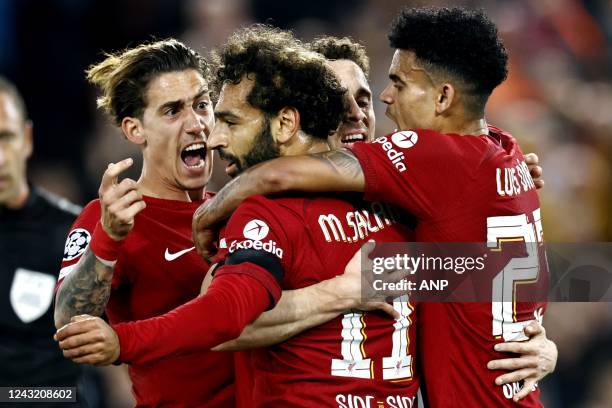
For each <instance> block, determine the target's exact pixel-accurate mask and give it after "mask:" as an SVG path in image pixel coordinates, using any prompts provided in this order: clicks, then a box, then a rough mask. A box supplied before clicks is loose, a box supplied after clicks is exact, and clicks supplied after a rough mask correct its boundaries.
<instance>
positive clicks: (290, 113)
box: [271, 106, 300, 144]
mask: <svg viewBox="0 0 612 408" xmlns="http://www.w3.org/2000/svg"><path fill="white" fill-rule="evenodd" d="M271 125H272V134H273V135H274V138H275V139H276V142H277V143H279V144H283V143H287V142H288V141H289V140H291V138H292V137H293V135H295V134H296V133H297V132H298V130H300V113H299V112H298V110H297V109H295V108H293V107H289V106H286V107H284V108H282V109H281V110H280V111H279V112H278V114H277V115H276V118H274V120H273V121H272V123H271Z"/></svg>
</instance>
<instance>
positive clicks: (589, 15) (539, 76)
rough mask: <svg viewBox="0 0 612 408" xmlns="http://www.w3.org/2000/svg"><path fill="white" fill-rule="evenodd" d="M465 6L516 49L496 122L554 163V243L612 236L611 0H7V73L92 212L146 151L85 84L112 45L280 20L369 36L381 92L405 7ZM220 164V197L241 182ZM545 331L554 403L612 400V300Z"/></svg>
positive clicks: (45, 178) (497, 98) (382, 128)
mask: <svg viewBox="0 0 612 408" xmlns="http://www.w3.org/2000/svg"><path fill="white" fill-rule="evenodd" d="M451 3H452V5H458V4H464V5H466V6H469V7H481V8H484V9H485V10H486V11H487V13H488V14H489V16H490V17H491V18H492V19H493V20H494V21H495V22H496V23H497V25H498V27H499V29H500V32H501V34H502V37H503V38H504V41H505V44H506V46H507V48H508V50H509V54H510V74H509V77H508V80H507V81H506V82H505V83H504V84H503V85H502V86H500V87H499V89H497V90H496V91H495V92H494V94H493V96H492V98H491V100H490V103H489V108H488V109H489V110H488V112H487V118H488V120H489V122H491V123H493V124H495V125H497V126H499V127H501V128H503V129H506V130H508V131H510V132H511V133H512V134H513V135H514V136H515V137H517V138H518V139H519V141H520V142H521V145H522V147H523V150H524V151H533V152H536V153H537V154H538V155H539V157H540V160H541V165H542V167H543V168H544V179H545V181H546V186H545V188H544V190H542V191H541V200H542V211H543V223H544V231H545V234H546V239H547V241H556V242H588V241H612V220H611V218H610V216H609V214H610V212H611V210H612V205H611V204H610V203H611V202H612V179H611V171H610V168H611V166H612V160H611V157H612V138H611V135H612V69H611V68H612V2H611V1H609V0H582V1H579V0H520V1H518V0H480V1H476V0H474V1H453V2H448V1H428V2H417V1H406V0H404V1H400V0H387V1H384V2H381V1H379V0H331V1H330V0H310V1H308V2H300V3H299V4H296V3H294V2H288V1H276V0H251V1H248V0H180V1H179V0H46V1H44V2H43V1H35V0H2V1H0V44H1V45H0V73H1V74H2V75H5V76H7V77H8V78H9V79H11V80H13V81H14V82H15V83H16V84H17V86H18V88H19V89H20V90H21V91H22V93H23V95H24V98H25V100H26V104H27V106H28V109H29V115H30V118H31V119H32V120H33V122H34V126H35V132H34V134H35V135H36V140H35V144H36V149H35V153H34V156H33V158H32V159H31V160H30V176H31V178H32V179H33V181H34V182H35V183H37V184H39V185H41V186H43V187H45V188H47V189H49V190H51V191H53V192H55V193H58V194H60V195H63V196H65V197H68V198H70V199H72V200H73V201H75V202H77V203H81V204H83V203H86V202H87V201H89V200H90V199H92V198H93V197H95V196H96V192H97V188H98V185H99V180H100V177H101V174H102V172H103V170H104V169H105V168H106V166H107V164H108V163H109V162H114V161H117V160H120V159H123V158H125V157H128V156H131V157H134V158H135V159H138V158H139V156H140V155H139V154H137V151H136V150H134V149H135V147H133V145H131V144H130V143H128V142H127V141H125V140H124V138H123V137H122V135H121V133H120V132H119V131H118V130H117V129H116V128H114V127H112V125H110V124H109V121H108V120H106V119H105V118H104V117H102V114H100V113H99V111H97V110H96V109H95V97H96V94H95V90H94V89H93V88H92V87H90V86H88V85H87V84H86V82H85V79H84V70H85V69H86V68H87V66H88V65H90V64H91V63H93V62H95V61H98V60H99V59H100V57H101V55H102V52H103V51H114V50H118V49H121V48H124V47H126V46H129V45H135V44H137V43H139V42H141V41H144V40H148V39H151V38H164V37H168V36H172V37H177V38H179V39H181V40H183V41H185V42H186V43H187V44H188V45H190V46H192V47H194V48H196V49H198V50H200V51H202V52H204V53H207V52H208V51H210V50H211V49H212V48H214V47H215V46H217V45H220V44H221V43H223V42H224V40H225V38H226V37H227V36H228V34H230V33H231V32H232V31H233V30H234V29H236V28H237V27H239V26H241V25H244V24H248V23H250V22H267V23H270V24H273V25H277V26H279V27H282V28H291V29H293V30H294V32H295V33H296V34H297V35H298V36H299V37H301V38H302V39H304V40H311V39H313V38H314V37H316V36H317V35H321V34H331V35H340V36H345V35H349V36H351V37H353V38H354V39H357V40H359V41H361V42H362V43H363V44H364V45H365V46H366V49H367V51H368V54H369V56H370V59H371V67H372V68H371V74H370V80H371V85H372V90H373V91H374V93H375V94H376V93H378V92H380V91H381V90H382V89H383V87H384V84H385V82H386V80H387V69H388V65H389V62H390V58H391V55H392V50H391V49H390V48H389V46H388V44H387V39H386V31H387V28H388V26H389V23H390V21H391V20H392V18H393V17H394V15H395V14H396V12H397V11H398V10H399V9H400V8H401V7H402V6H404V5H424V4H428V5H445V4H451ZM376 114H377V115H378V120H377V124H378V127H377V134H378V135H383V134H385V133H387V132H390V131H392V130H393V124H392V123H391V121H390V120H388V119H386V118H385V116H384V105H383V104H382V103H377V104H376ZM217 159H218V158H217ZM217 163H218V165H217V166H216V170H215V176H214V178H213V183H212V184H211V185H210V186H211V189H212V190H216V189H218V188H220V187H221V186H222V185H223V184H224V183H225V182H226V181H227V178H226V177H225V175H224V174H223V173H224V172H223V167H224V166H222V165H220V161H219V160H217ZM133 167H134V169H133V171H132V173H131V177H137V176H138V166H133ZM58 266H59V260H58ZM544 324H545V326H546V328H547V330H548V336H549V337H550V338H551V339H553V340H554V341H555V342H556V343H557V345H558V348H559V361H558V365H557V370H556V373H555V374H553V375H551V376H550V377H549V378H548V379H547V380H545V382H544V383H543V384H542V389H543V393H544V396H545V400H546V401H547V406H551V407H574V406H576V407H578V406H580V407H589V408H595V407H610V406H612V347H610V344H612V304H609V303H581V304H576V303H565V304H560V303H558V304H551V305H550V307H549V311H548V312H547V314H546V317H545V320H544ZM0 369H1V368H0ZM110 377H111V378H115V377H114V374H113V375H111V376H110ZM115 380H117V378H115ZM123 382H125V381H124V380H121V381H116V382H115V383H123ZM111 388H112V390H116V389H117V387H115V386H114V385H113V386H112V387H111ZM109 392H110V391H109ZM113 392H114V391H113ZM117 398H120V397H117ZM124 403H126V402H124ZM118 404H120V403H119V402H117V400H115V402H114V403H111V405H112V406H118ZM126 404H127V403H126Z"/></svg>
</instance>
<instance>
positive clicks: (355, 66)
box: [309, 36, 376, 149]
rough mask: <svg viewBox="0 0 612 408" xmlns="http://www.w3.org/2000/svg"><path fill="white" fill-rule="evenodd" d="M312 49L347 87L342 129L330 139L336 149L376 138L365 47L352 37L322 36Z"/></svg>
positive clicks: (314, 42)
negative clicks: (323, 58) (325, 60)
mask: <svg viewBox="0 0 612 408" xmlns="http://www.w3.org/2000/svg"><path fill="white" fill-rule="evenodd" d="M309 48H310V49H311V50H313V51H315V52H318V53H319V54H321V55H323V56H324V57H325V58H327V60H328V64H329V66H330V67H331V69H332V70H333V71H334V73H335V74H336V77H338V79H339V80H340V84H341V85H342V86H343V87H345V88H346V89H347V105H348V106H347V110H346V113H345V115H344V118H343V119H342V123H341V124H340V126H339V127H338V129H337V130H336V131H335V132H334V133H333V134H331V135H330V136H329V137H328V138H327V140H328V142H329V145H330V146H331V148H332V149H339V148H341V147H348V146H351V145H352V144H353V143H355V142H364V141H371V140H373V139H374V131H375V129H376V121H375V117H374V105H373V104H372V91H371V90H370V85H369V84H368V75H369V72H370V60H369V58H368V56H367V54H366V51H365V47H364V46H363V45H361V44H359V43H357V42H355V41H353V40H351V39H350V38H348V37H344V38H337V37H332V36H326V37H320V38H317V39H316V40H314V41H313V42H311V43H310V44H309Z"/></svg>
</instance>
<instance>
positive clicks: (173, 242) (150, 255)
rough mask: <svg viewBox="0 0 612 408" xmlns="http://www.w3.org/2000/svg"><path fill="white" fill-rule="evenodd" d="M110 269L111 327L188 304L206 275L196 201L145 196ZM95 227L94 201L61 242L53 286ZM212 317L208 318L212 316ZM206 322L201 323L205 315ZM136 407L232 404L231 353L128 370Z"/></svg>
mask: <svg viewBox="0 0 612 408" xmlns="http://www.w3.org/2000/svg"><path fill="white" fill-rule="evenodd" d="M144 200H145V202H146V204H147V207H146V208H145V209H144V210H143V211H141V212H140V213H139V214H138V215H136V218H135V222H134V228H133V230H132V231H131V232H130V233H129V235H128V236H127V238H126V239H125V240H124V243H123V246H122V248H121V252H120V254H119V257H118V259H117V264H116V265H115V270H114V273H113V281H112V287H111V296H110V300H109V302H108V305H107V309H106V313H107V315H108V318H109V320H110V322H111V323H119V322H126V321H133V320H140V319H147V318H150V317H153V316H157V315H161V314H163V313H166V312H168V311H169V310H172V309H174V308H175V307H177V306H179V305H182V304H183V303H186V302H188V301H190V300H192V299H194V298H195V297H196V296H197V295H198V294H199V292H200V287H201V284H202V280H203V279H204V276H205V275H206V272H207V271H208V266H209V265H208V264H206V263H205V262H204V261H203V260H202V259H201V258H200V257H199V256H198V254H197V253H196V251H195V250H194V248H193V242H192V240H191V220H192V216H193V213H194V211H195V210H196V208H197V207H198V206H199V205H200V204H201V202H184V201H174V200H162V199H158V198H152V197H144ZM99 220H100V204H99V201H98V200H94V201H92V202H90V203H89V204H88V205H87V206H86V207H85V209H84V210H83V212H82V213H81V215H80V216H79V218H78V219H77V220H76V221H75V223H74V225H73V226H72V228H71V230H70V232H69V234H68V240H67V242H66V251H65V253H66V254H67V255H66V257H65V258H64V260H63V262H62V270H61V272H60V279H59V283H58V285H59V284H61V282H62V281H63V278H64V277H65V276H66V275H67V274H69V273H70V272H71V271H72V269H73V266H74V265H75V264H76V263H77V262H78V260H79V258H80V256H81V254H82V253H83V251H85V248H87V245H88V244H89V240H90V237H91V234H92V233H93V229H94V227H95V225H96V223H97V222H98V221H99ZM211 313H213V311H211ZM203 318H206V316H203ZM129 372H130V378H131V380H132V383H133V391H134V394H135V397H136V401H137V404H138V406H161V405H163V406H173V407H203V406H206V407H227V406H232V405H233V403H234V390H233V357H232V354H231V353H222V352H211V351H208V350H205V351H199V352H197V353H192V354H188V355H183V356H171V357H168V358H165V359H160V360H158V361H156V362H155V363H152V364H132V365H130V367H129Z"/></svg>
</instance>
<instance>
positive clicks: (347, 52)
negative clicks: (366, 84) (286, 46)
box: [308, 36, 370, 78]
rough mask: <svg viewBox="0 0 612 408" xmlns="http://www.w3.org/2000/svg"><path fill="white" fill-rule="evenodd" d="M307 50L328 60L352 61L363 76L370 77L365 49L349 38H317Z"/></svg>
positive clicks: (368, 60)
mask: <svg viewBox="0 0 612 408" xmlns="http://www.w3.org/2000/svg"><path fill="white" fill-rule="evenodd" d="M308 45H309V48H310V49H311V50H313V51H314V52H318V53H319V54H321V55H323V56H324V57H325V58H327V59H328V60H339V59H346V60H350V61H353V62H354V63H355V64H357V66H358V67H359V68H361V70H362V71H363V73H364V74H365V76H366V78H368V77H369V75H370V59H369V58H368V54H366V50H365V47H364V46H363V45H361V44H359V43H358V42H356V41H355V40H353V39H352V38H350V37H342V38H339V37H333V36H324V37H318V38H316V39H315V40H314V41H312V42H311V43H310V44H308Z"/></svg>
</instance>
